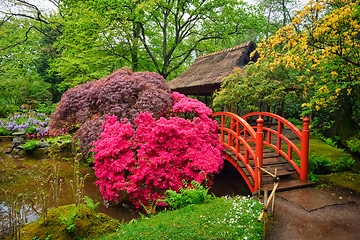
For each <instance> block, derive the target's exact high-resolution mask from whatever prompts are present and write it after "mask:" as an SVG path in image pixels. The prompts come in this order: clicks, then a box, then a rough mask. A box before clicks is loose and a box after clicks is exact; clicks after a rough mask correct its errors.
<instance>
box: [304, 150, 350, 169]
mask: <svg viewBox="0 0 360 240" xmlns="http://www.w3.org/2000/svg"><path fill="white" fill-rule="evenodd" d="M354 162H355V160H354V159H352V157H351V155H348V154H343V155H342V156H341V157H340V159H339V160H338V161H336V162H333V161H332V160H330V159H329V158H327V157H324V156H317V155H311V156H310V157H309V172H311V173H313V174H330V173H336V172H345V171H349V170H351V167H352V166H353V164H354Z"/></svg>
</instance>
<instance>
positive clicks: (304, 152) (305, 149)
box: [242, 112, 309, 181]
mask: <svg viewBox="0 0 360 240" xmlns="http://www.w3.org/2000/svg"><path fill="white" fill-rule="evenodd" d="M251 116H259V118H261V117H262V116H268V117H272V118H274V119H276V120H278V131H277V132H276V131H274V130H273V129H271V128H264V130H267V131H270V132H272V133H274V134H275V135H277V136H278V142H277V144H278V146H275V145H273V144H271V143H270V142H264V143H265V144H266V145H268V146H270V147H272V148H274V149H275V150H277V152H278V154H281V155H282V156H283V157H284V158H285V159H287V160H288V161H289V162H290V164H291V165H292V166H293V167H294V169H295V170H296V171H297V172H298V173H299V175H300V180H303V181H305V180H307V171H308V153H309V119H308V118H307V117H305V118H304V119H303V123H304V125H303V131H300V130H299V129H298V128H297V127H296V126H295V125H294V124H292V123H291V122H289V121H288V120H286V119H285V118H283V117H281V116H279V115H276V114H274V113H268V112H252V113H248V114H245V115H244V116H243V117H242V118H244V119H245V120H246V119H247V118H248V117H251ZM281 123H282V124H284V125H285V126H287V127H289V128H290V129H291V130H292V131H293V132H294V133H295V134H296V135H297V136H298V138H299V139H300V141H301V150H300V149H299V148H298V147H297V146H296V145H295V144H294V143H293V142H291V141H290V140H289V139H288V138H286V137H285V136H284V135H283V134H282V132H281V130H280V127H281ZM254 128H255V129H256V126H254ZM281 139H283V140H284V141H285V142H286V143H287V144H288V154H286V153H285V152H284V151H283V150H282V149H281ZM268 141H270V139H268ZM291 149H293V150H294V151H295V152H296V153H297V154H298V155H299V157H300V159H301V163H300V164H301V166H297V165H296V163H295V162H294V160H293V159H292V153H291ZM278 156H279V155H278Z"/></svg>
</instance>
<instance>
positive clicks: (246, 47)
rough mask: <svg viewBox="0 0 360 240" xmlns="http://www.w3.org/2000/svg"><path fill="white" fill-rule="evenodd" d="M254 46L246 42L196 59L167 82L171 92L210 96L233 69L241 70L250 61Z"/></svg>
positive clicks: (256, 56)
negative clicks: (238, 68)
mask: <svg viewBox="0 0 360 240" xmlns="http://www.w3.org/2000/svg"><path fill="white" fill-rule="evenodd" d="M255 48H256V44H255V43H254V42H252V41H251V42H247V43H244V44H241V45H238V46H235V47H232V48H228V49H224V50H221V51H219V52H214V53H210V54H206V55H203V56H200V57H198V58H196V60H195V62H194V63H193V64H192V65H191V66H190V67H189V68H188V69H186V70H185V71H184V72H183V73H182V74H180V75H179V76H178V77H177V78H175V79H173V80H171V81H169V82H167V84H168V86H169V87H170V89H171V90H172V91H177V92H180V93H183V94H185V95H198V96H199V95H203V96H211V95H212V93H213V92H214V91H215V90H216V89H218V88H220V84H221V81H222V80H223V78H224V77H227V76H229V75H230V74H231V73H233V70H234V68H237V67H240V68H243V67H244V66H245V65H246V64H248V63H249V62H250V61H256V60H257V58H258V54H256V55H255V56H254V59H250V53H251V52H252V51H254V50H255Z"/></svg>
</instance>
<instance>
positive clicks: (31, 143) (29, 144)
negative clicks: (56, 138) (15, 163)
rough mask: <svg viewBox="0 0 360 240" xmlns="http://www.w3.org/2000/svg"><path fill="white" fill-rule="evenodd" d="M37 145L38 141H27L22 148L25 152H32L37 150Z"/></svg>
mask: <svg viewBox="0 0 360 240" xmlns="http://www.w3.org/2000/svg"><path fill="white" fill-rule="evenodd" d="M38 145H39V141H38V140H29V141H27V142H26V143H25V144H24V145H23V148H24V150H25V151H32V150H34V149H35V148H37V147H38Z"/></svg>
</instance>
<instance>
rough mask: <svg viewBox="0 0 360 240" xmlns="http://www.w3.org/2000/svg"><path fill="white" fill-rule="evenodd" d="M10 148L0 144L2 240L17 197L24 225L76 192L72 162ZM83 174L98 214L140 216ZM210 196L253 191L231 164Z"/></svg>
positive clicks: (66, 201) (216, 180)
mask: <svg viewBox="0 0 360 240" xmlns="http://www.w3.org/2000/svg"><path fill="white" fill-rule="evenodd" d="M9 148H11V142H0V188H2V189H4V190H5V191H7V193H6V194H4V191H1V194H0V203H1V204H0V222H1V224H0V238H1V235H4V234H6V233H7V232H6V231H5V229H6V228H7V227H8V226H9V224H11V223H10V222H9V219H10V220H11V218H10V217H9V213H10V212H11V211H10V210H11V208H14V207H16V206H13V205H12V204H13V202H14V197H15V198H16V197H17V196H19V194H20V193H21V194H23V195H22V196H23V197H22V199H23V207H22V208H21V209H22V210H21V211H20V218H21V219H22V220H23V221H24V223H29V222H34V221H36V220H37V219H38V218H39V217H40V215H39V213H40V212H41V209H43V208H44V206H48V207H56V206H62V205H67V204H72V203H74V191H73V189H72V187H71V186H70V184H69V182H70V181H71V180H74V166H73V164H72V163H71V160H62V159H59V160H58V161H51V160H49V158H48V157H47V155H46V154H42V155H38V156H25V155H24V154H21V153H20V152H18V154H14V153H13V154H7V153H5V152H6V150H8V149H9ZM54 165H59V169H58V172H57V173H56V174H54V172H51V171H50V173H49V172H48V171H49V170H48V169H49V167H50V168H51V166H54ZM50 170H51V169H50ZM80 173H81V176H85V175H87V174H88V177H86V178H85V181H84V188H83V195H86V196H88V197H90V198H92V199H93V200H94V201H95V202H100V205H99V208H98V211H99V212H102V213H104V214H106V215H108V216H110V217H112V218H116V219H119V220H122V219H124V221H125V222H128V221H130V220H131V219H134V218H137V217H139V214H138V213H136V209H135V207H134V206H133V205H132V204H131V203H130V202H129V201H121V202H118V203H114V202H107V201H105V200H103V198H102V195H101V193H100V191H99V188H98V186H96V185H95V184H94V182H95V181H96V177H95V174H94V170H93V169H92V168H85V167H83V168H80ZM51 177H53V178H52V179H53V180H54V179H56V181H57V182H56V183H58V184H59V183H60V179H61V181H62V183H61V184H60V185H59V186H61V191H60V194H59V196H58V198H57V199H56V200H54V195H53V194H50V193H53V192H54V191H52V190H51V186H54V181H53V182H52V184H53V185H51V179H50V178H51ZM39 191H40V193H39ZM41 191H46V194H47V195H46V196H45V197H46V198H47V199H44V194H43V193H41ZM209 193H213V194H215V195H216V196H224V195H239V194H241V195H249V194H250V191H249V189H248V188H247V186H246V184H245V181H244V180H243V179H242V177H241V175H240V174H239V173H238V172H237V170H236V169H235V168H234V167H233V166H232V165H231V164H230V163H228V162H225V164H224V168H223V170H222V171H221V172H220V173H219V174H217V175H216V176H215V177H214V184H213V185H212V186H211V188H210V191H209ZM24 196H26V197H24ZM44 200H46V201H47V202H46V201H44ZM54 202H55V203H54ZM17 207H19V206H17ZM11 221H13V220H11Z"/></svg>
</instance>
